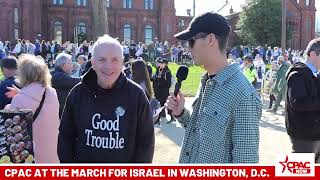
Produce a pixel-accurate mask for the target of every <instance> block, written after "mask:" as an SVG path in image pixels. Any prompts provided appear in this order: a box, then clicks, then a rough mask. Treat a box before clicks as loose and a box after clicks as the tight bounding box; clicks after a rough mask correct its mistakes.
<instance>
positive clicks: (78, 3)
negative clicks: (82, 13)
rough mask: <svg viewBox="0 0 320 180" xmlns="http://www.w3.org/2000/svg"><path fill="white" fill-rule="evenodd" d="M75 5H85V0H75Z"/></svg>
mask: <svg viewBox="0 0 320 180" xmlns="http://www.w3.org/2000/svg"><path fill="white" fill-rule="evenodd" d="M77 6H87V0H77Z"/></svg>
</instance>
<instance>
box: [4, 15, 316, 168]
mask: <svg viewBox="0 0 320 180" xmlns="http://www.w3.org/2000/svg"><path fill="white" fill-rule="evenodd" d="M208 24H211V26H208ZM229 33H230V25H229V23H228V22H227V20H226V19H225V18H224V17H223V16H221V15H219V14H217V13H212V12H208V13H204V14H202V15H200V16H197V17H195V18H194V20H193V21H191V23H190V25H189V27H188V29H187V30H185V31H182V32H180V33H178V34H176V35H175V37H176V38H177V39H178V40H182V41H187V46H188V48H187V49H188V51H189V52H188V54H189V55H188V56H189V57H191V56H192V61H193V63H194V64H195V65H199V66H202V67H203V68H204V69H205V70H206V73H205V74H204V75H203V76H202V77H201V82H200V86H199V90H198V93H197V95H196V96H195V99H194V102H193V104H192V111H189V110H188V109H186V108H185V98H184V95H183V92H181V91H179V93H178V95H177V96H174V95H173V94H170V93H169V92H170V89H172V87H173V85H174V78H173V77H174V76H173V75H172V73H171V71H170V69H169V68H168V63H169V61H172V62H176V61H178V62H179V61H180V60H181V57H182V56H181V55H180V56H179V53H180V54H181V48H182V46H181V44H179V45H178V46H177V47H176V46H172V47H171V48H169V45H168V43H166V42H165V43H163V44H162V43H160V42H156V43H155V44H154V45H153V46H151V47H152V48H151V49H149V50H148V47H149V46H147V45H144V44H143V43H138V45H134V43H132V42H131V44H126V43H121V42H119V41H118V39H116V38H112V37H110V36H108V35H104V36H102V37H99V38H98V40H97V41H96V42H90V43H87V42H86V41H84V42H83V43H82V44H80V45H79V46H78V45H77V44H72V43H70V42H67V43H65V44H64V45H59V44H58V43H56V42H55V43H53V45H52V44H51V43H50V42H47V43H46V42H45V41H42V42H41V43H40V42H39V41H37V42H36V44H35V45H33V44H32V43H30V42H29V41H24V40H22V41H19V40H18V42H17V44H16V45H15V47H14V49H13V50H11V49H10V48H9V45H8V42H6V43H5V45H3V46H2V44H0V45H1V46H0V48H1V49H0V50H1V53H2V56H3V58H2V59H1V63H0V64H1V70H2V72H3V75H4V80H3V81H2V82H1V84H0V104H1V106H2V107H1V108H2V109H8V110H17V109H20V108H23V109H31V110H32V112H33V113H34V114H37V116H36V117H35V119H34V122H33V124H32V127H33V135H32V136H33V141H34V144H35V148H34V155H35V161H36V162H37V163H59V162H60V163H111V162H114V163H121V162H123V163H151V162H152V160H153V153H154V145H155V134H154V125H155V124H156V125H158V124H160V122H161V121H162V118H163V117H166V111H165V109H163V107H165V108H166V109H167V113H168V114H169V115H170V117H171V119H170V121H169V123H170V122H173V121H178V122H179V123H180V124H181V125H182V127H183V128H185V130H186V131H185V136H184V140H183V144H182V149H181V154H180V160H179V162H180V163H258V162H259V143H260V137H259V122H260V118H261V115H262V102H261V94H259V93H258V91H257V89H259V88H261V86H262V85H261V81H259V80H260V79H263V74H265V73H264V71H263V69H264V66H265V65H266V64H268V63H271V67H272V68H271V70H270V72H268V73H267V74H268V76H269V77H270V83H272V84H269V86H270V89H271V90H270V100H273V101H274V100H275V101H276V102H275V105H274V107H273V109H272V111H273V112H276V110H277V108H278V106H279V105H280V101H281V99H283V98H284V99H285V101H286V107H285V109H286V111H285V112H286V114H285V120H286V127H287V132H288V135H289V136H290V139H291V142H292V147H293V152H297V153H299V152H312V153H315V161H316V162H320V148H319V145H320V140H319V138H320V124H319V121H318V119H319V116H320V113H319V107H320V106H319V104H320V88H319V87H320V86H319V85H320V84H319V83H320V80H319V79H318V69H320V39H314V40H312V41H311V42H310V43H309V45H308V47H307V48H306V50H305V52H306V55H305V57H306V61H305V62H300V60H301V53H300V52H298V51H291V50H288V51H287V53H286V54H281V49H280V48H277V47H275V48H274V49H273V50H272V49H271V47H269V48H267V50H266V51H262V49H263V48H261V47H257V48H253V49H252V51H251V50H249V49H248V48H247V47H242V50H241V51H237V49H235V48H233V49H232V50H231V51H230V53H229V52H228V51H227V46H228V40H229ZM179 48H180V51H179ZM260 51H262V52H260ZM190 53H191V55H190ZM229 54H230V55H229ZM242 54H243V55H242ZM226 55H229V60H228V58H227V56H226ZM290 56H291V59H290ZM16 57H17V58H16ZM75 59H76V61H77V64H78V65H76V66H74V63H73V61H75ZM150 59H152V60H151V61H155V64H156V72H155V73H153V72H152V68H151V67H150V65H148V63H146V61H150ZM230 59H231V60H230ZM230 61H237V62H239V63H240V64H241V65H240V66H239V64H238V63H230ZM294 61H297V62H294ZM261 62H262V63H261ZM290 64H291V65H290ZM52 66H54V67H53V70H52V71H51V72H50V68H52ZM75 67H76V68H75ZM260 76H261V77H260ZM259 82H260V85H259ZM275 96H276V97H275ZM155 99H157V101H158V102H157V101H155ZM151 102H156V104H158V105H157V106H158V108H159V107H161V108H159V109H160V110H161V113H160V115H157V114H155V112H154V109H152V108H151V107H152V106H153V103H151ZM271 108H272V104H271V105H270V109H271ZM38 113H39V114H38Z"/></svg>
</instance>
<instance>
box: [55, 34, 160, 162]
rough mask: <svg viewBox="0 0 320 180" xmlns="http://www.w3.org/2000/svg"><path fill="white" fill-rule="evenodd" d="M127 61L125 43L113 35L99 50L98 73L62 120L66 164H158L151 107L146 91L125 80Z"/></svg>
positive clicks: (87, 79)
mask: <svg viewBox="0 0 320 180" xmlns="http://www.w3.org/2000/svg"><path fill="white" fill-rule="evenodd" d="M123 59H124V57H123V48H122V46H121V44H120V43H119V41H118V40H116V39H114V38H112V37H110V36H108V35H105V36H102V37H99V38H98V40H97V41H96V42H95V44H94V45H93V54H92V59H91V62H92V69H90V70H89V72H88V73H87V74H86V75H85V76H84V78H83V80H82V82H81V83H79V84H78V85H77V86H75V87H74V88H73V89H72V90H71V92H70V94H69V95H68V98H67V101H66V106H65V108H64V112H63V115H62V120H61V124H60V128H59V142H58V155H59V159H60V161H61V162H62V163H99V162H100V163H102V162H103V163H108V162H109V163H111V162H113V163H115V162H116V163H151V162H152V159H153V153H154V128H153V121H152V114H151V111H150V108H149V102H148V99H147V96H146V95H145V93H144V91H143V89H142V88H141V87H140V86H139V85H137V84H136V83H134V82H133V81H131V80H128V79H127V78H126V77H125V75H124V73H123V72H122V68H123ZM107 124H109V125H108V126H107Z"/></svg>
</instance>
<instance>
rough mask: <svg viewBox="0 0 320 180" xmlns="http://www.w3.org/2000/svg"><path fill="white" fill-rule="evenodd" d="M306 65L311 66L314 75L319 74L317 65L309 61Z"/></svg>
mask: <svg viewBox="0 0 320 180" xmlns="http://www.w3.org/2000/svg"><path fill="white" fill-rule="evenodd" d="M306 65H307V66H308V67H309V69H310V70H311V71H312V73H313V75H314V76H316V77H317V76H318V70H317V68H316V67H314V65H313V64H311V63H309V62H306Z"/></svg>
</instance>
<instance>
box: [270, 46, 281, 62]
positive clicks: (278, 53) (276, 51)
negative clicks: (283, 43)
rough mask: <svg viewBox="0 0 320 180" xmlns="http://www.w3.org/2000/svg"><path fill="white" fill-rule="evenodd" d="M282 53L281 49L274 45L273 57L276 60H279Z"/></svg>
mask: <svg viewBox="0 0 320 180" xmlns="http://www.w3.org/2000/svg"><path fill="white" fill-rule="evenodd" d="M280 55H281V51H280V50H279V48H278V47H274V48H273V52H272V59H273V60H274V61H276V60H278V57H279V56H280Z"/></svg>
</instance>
